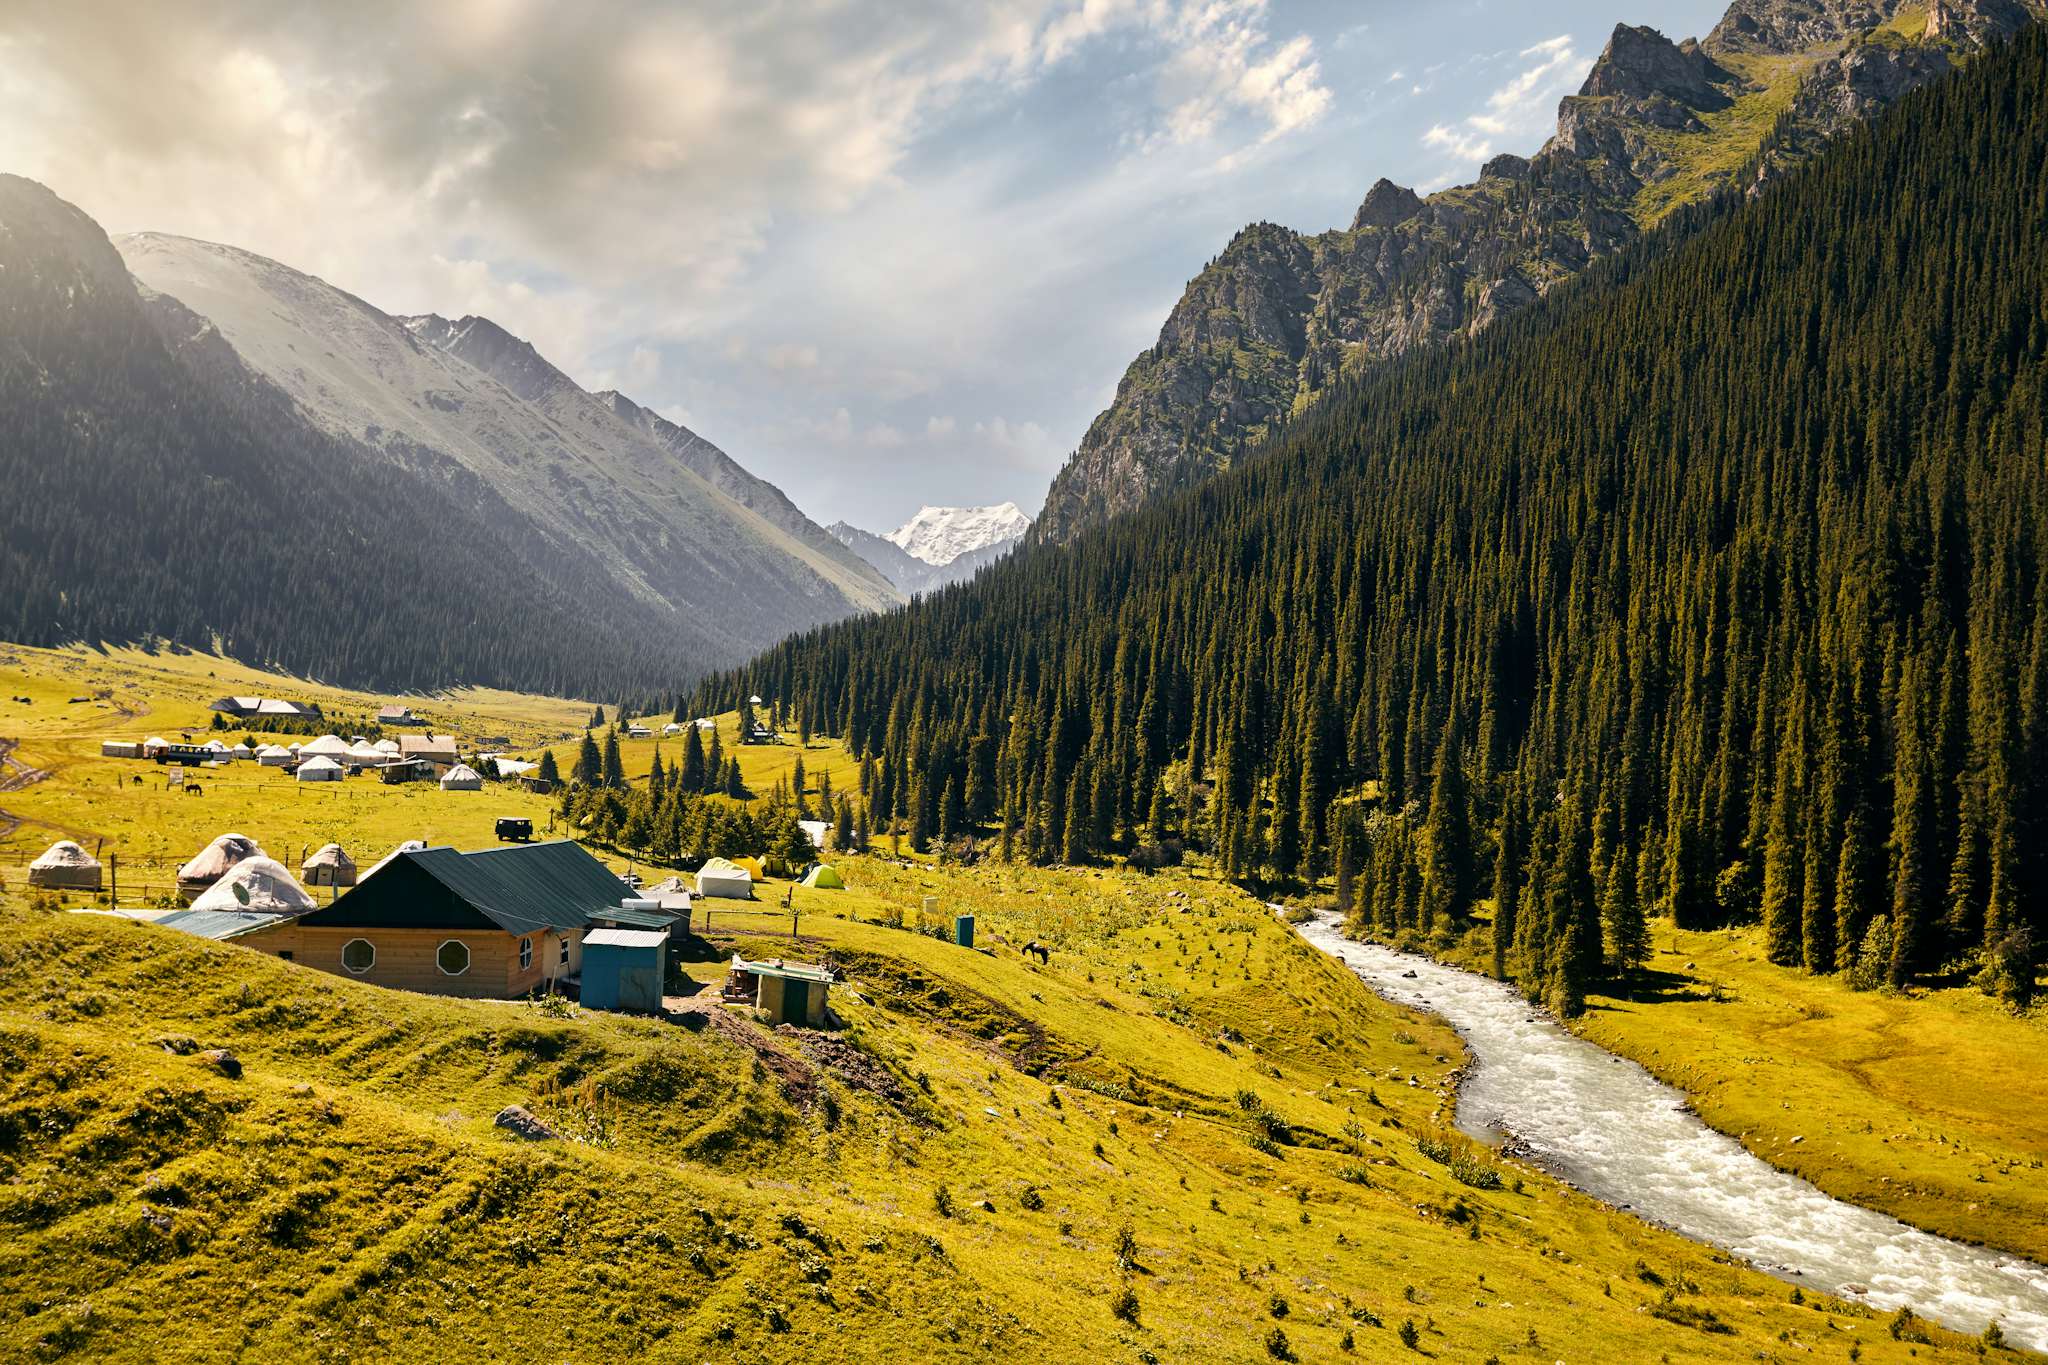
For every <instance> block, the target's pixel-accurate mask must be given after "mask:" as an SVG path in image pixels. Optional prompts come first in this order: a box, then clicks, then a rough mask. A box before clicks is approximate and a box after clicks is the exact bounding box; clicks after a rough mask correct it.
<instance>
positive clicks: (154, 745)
mask: <svg viewBox="0 0 2048 1365" xmlns="http://www.w3.org/2000/svg"><path fill="white" fill-rule="evenodd" d="M170 747H171V742H170V741H169V740H167V739H165V738H164V737H163V736H162V735H151V736H150V737H149V738H148V739H145V740H143V741H142V756H143V757H144V758H155V757H156V756H157V755H158V754H160V753H162V752H163V751H164V750H166V749H168V748H170Z"/></svg>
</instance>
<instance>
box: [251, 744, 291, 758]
mask: <svg viewBox="0 0 2048 1365" xmlns="http://www.w3.org/2000/svg"><path fill="white" fill-rule="evenodd" d="M256 752H257V753H258V754H261V755H264V756H266V757H269V758H276V757H277V756H278V755H279V754H288V753H290V752H291V750H290V749H287V748H285V747H284V745H282V744H266V745H264V746H263V747H262V748H260V749H258V750H257V751H256Z"/></svg>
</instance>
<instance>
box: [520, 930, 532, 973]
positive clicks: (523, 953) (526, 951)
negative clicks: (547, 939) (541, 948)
mask: <svg viewBox="0 0 2048 1365" xmlns="http://www.w3.org/2000/svg"><path fill="white" fill-rule="evenodd" d="M532 965H533V940H532V939H530V938H522V939H520V940H519V970H520V971H522V972H523V971H525V970H526V969H527V968H528V967H531V966H532Z"/></svg>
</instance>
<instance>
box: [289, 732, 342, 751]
mask: <svg viewBox="0 0 2048 1365" xmlns="http://www.w3.org/2000/svg"><path fill="white" fill-rule="evenodd" d="M299 752H300V753H304V754H345V753H347V752H348V741H347V740H345V739H343V738H342V737H341V736H340V735H322V736H320V738H318V739H316V740H314V741H313V742H312V743H311V744H308V745H306V746H305V747H304V748H303V749H301V750H299Z"/></svg>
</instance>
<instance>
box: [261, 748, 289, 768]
mask: <svg viewBox="0 0 2048 1365" xmlns="http://www.w3.org/2000/svg"><path fill="white" fill-rule="evenodd" d="M256 761H257V762H258V763H259V764H261V765H262V766H264V767H266V768H282V767H283V766H284V765H285V764H287V763H289V762H291V761H292V751H291V750H290V749H287V748H285V747H284V746H283V745H282V744H266V745H264V746H263V747H262V748H260V749H258V750H257V751H256Z"/></svg>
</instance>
